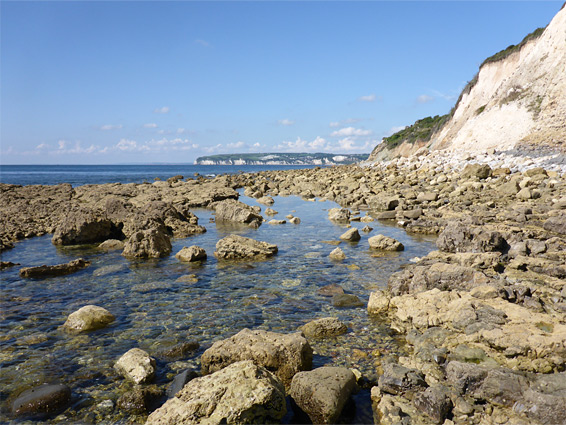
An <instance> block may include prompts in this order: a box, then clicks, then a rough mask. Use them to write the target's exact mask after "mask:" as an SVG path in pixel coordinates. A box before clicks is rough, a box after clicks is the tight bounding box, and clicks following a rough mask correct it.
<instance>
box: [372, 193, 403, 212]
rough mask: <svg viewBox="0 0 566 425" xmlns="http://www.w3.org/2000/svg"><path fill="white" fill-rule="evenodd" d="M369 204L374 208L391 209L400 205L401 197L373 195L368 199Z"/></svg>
mask: <svg viewBox="0 0 566 425" xmlns="http://www.w3.org/2000/svg"><path fill="white" fill-rule="evenodd" d="M368 205H369V206H370V208H372V209H377V210H383V211H391V210H394V209H395V208H397V207H398V206H399V197H398V196H393V197H382V196H373V197H371V198H370V199H369V200H368Z"/></svg>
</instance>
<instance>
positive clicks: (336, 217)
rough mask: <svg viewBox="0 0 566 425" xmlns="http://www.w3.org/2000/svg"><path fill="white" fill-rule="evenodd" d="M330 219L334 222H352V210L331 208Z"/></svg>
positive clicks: (329, 211)
mask: <svg viewBox="0 0 566 425" xmlns="http://www.w3.org/2000/svg"><path fill="white" fill-rule="evenodd" d="M328 218H329V219H330V220H332V221H339V222H348V221H350V210H347V209H346V208H331V209H329V210H328Z"/></svg>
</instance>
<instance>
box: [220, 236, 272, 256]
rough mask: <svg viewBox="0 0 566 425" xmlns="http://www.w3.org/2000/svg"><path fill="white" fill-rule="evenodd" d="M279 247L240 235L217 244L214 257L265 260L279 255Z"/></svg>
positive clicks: (228, 237)
mask: <svg viewBox="0 0 566 425" xmlns="http://www.w3.org/2000/svg"><path fill="white" fill-rule="evenodd" d="M277 251H278V249H277V245H274V244H270V243H267V242H262V241H256V240H254V239H251V238H246V237H244V236H239V235H229V236H226V237H225V238H223V239H220V240H219V241H218V242H217V244H216V251H215V252H214V255H215V256H216V257H217V258H218V259H219V260H242V259H256V260H259V259H264V258H268V257H272V256H274V255H275V254H277Z"/></svg>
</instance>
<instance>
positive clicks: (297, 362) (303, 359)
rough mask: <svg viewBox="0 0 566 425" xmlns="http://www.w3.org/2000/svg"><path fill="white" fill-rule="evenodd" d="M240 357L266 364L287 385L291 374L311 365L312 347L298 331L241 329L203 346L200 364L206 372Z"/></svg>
mask: <svg viewBox="0 0 566 425" xmlns="http://www.w3.org/2000/svg"><path fill="white" fill-rule="evenodd" d="M241 360H253V361H254V362H255V363H256V364H258V365H261V366H264V367H266V368H268V369H269V370H271V371H273V372H274V373H275V375H276V376H277V377H278V378H279V379H281V381H282V382H283V383H284V384H285V385H286V386H287V385H289V384H290V383H291V379H292V377H293V375H295V374H296V373H297V372H301V371H304V370H309V369H310V368H311V365H312V349H311V347H310V345H309V343H308V341H307V340H306V339H305V338H304V337H303V336H302V335H301V333H292V334H279V333H275V332H267V331H262V330H254V331H252V330H249V329H242V330H241V331H240V332H238V333H237V334H236V335H234V336H232V337H231V338H228V339H224V340H221V341H217V342H215V343H214V344H213V345H212V347H210V348H209V349H208V350H206V351H205V352H204V353H203V354H202V356H201V367H202V371H203V373H205V374H207V373H212V372H215V371H217V370H220V369H222V368H224V367H226V366H228V365H229V364H232V363H235V362H238V361H241Z"/></svg>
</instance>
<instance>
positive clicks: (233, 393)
mask: <svg viewBox="0 0 566 425" xmlns="http://www.w3.org/2000/svg"><path fill="white" fill-rule="evenodd" d="M285 413H286V406H285V388H284V387H283V384H282V383H281V382H280V381H279V380H278V379H277V378H276V377H275V376H274V375H273V374H272V373H271V372H269V371H268V370H267V369H266V368H264V367H262V366H257V365H255V364H254V363H253V362H252V361H250V360H247V361H240V362H236V363H233V364H231V365H229V366H227V367H226V368H224V369H222V370H219V371H217V372H215V373H213V374H211V375H208V376H203V377H200V378H195V379H193V380H191V381H190V382H189V383H187V384H186V385H185V386H184V387H183V389H182V390H181V391H179V392H178V393H177V394H176V396H175V397H173V398H171V399H170V400H168V401H167V402H166V403H165V404H164V405H163V406H162V407H160V408H159V409H157V410H156V411H155V412H153V413H152V414H151V415H149V417H148V418H147V422H146V425H176V424H260V423H262V424H264V423H279V422H280V421H281V418H283V416H284V415H285Z"/></svg>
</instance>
